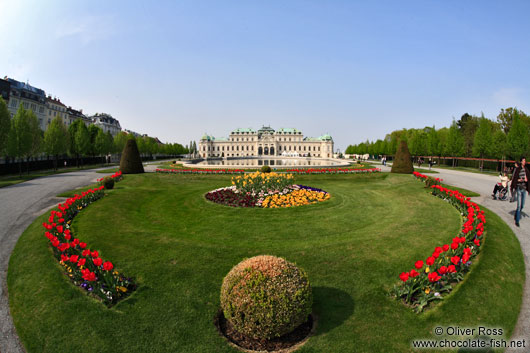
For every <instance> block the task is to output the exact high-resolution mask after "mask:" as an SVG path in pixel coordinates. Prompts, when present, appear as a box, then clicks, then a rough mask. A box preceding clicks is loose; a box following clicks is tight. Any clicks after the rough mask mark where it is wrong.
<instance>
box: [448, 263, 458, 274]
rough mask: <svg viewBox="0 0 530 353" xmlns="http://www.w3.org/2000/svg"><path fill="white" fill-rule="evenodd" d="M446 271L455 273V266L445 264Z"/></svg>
mask: <svg viewBox="0 0 530 353" xmlns="http://www.w3.org/2000/svg"><path fill="white" fill-rule="evenodd" d="M447 272H451V273H455V272H456V267H455V265H449V266H447Z"/></svg>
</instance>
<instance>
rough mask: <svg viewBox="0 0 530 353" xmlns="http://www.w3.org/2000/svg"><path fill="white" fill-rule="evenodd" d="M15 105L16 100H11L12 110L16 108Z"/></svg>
mask: <svg viewBox="0 0 530 353" xmlns="http://www.w3.org/2000/svg"><path fill="white" fill-rule="evenodd" d="M17 103H18V102H17V100H16V99H13V100H12V101H11V106H12V107H13V108H16V106H17Z"/></svg>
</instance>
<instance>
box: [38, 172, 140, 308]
mask: <svg viewBox="0 0 530 353" xmlns="http://www.w3.org/2000/svg"><path fill="white" fill-rule="evenodd" d="M116 178H118V176H116ZM118 180H121V173H120V175H119V179H118ZM103 190H104V186H103V185H101V186H99V187H97V188H94V189H88V190H87V191H84V192H82V193H81V195H77V194H76V195H75V196H74V197H71V198H68V199H67V200H66V202H64V203H63V204H59V205H58V206H57V208H58V210H55V209H54V210H52V211H51V212H50V216H49V217H48V221H47V222H43V223H42V225H43V227H44V228H45V229H46V232H45V233H44V236H45V237H46V238H48V240H49V241H50V247H51V250H52V252H53V254H54V256H55V258H56V259H57V260H58V261H59V264H60V265H61V266H62V267H63V268H64V271H65V274H66V275H67V276H68V278H70V280H71V281H72V283H73V284H74V285H75V286H78V287H79V288H82V289H84V290H85V291H86V292H87V294H89V295H91V296H94V297H96V298H98V299H100V300H101V301H102V302H103V303H105V304H106V305H107V306H108V307H110V306H112V305H114V304H116V303H117V302H118V301H119V300H120V299H123V298H125V297H126V296H128V295H129V294H130V293H131V292H132V291H134V290H135V289H136V287H137V286H136V284H135V283H134V280H133V279H132V278H127V277H125V276H124V275H123V274H121V273H119V272H118V271H112V270H113V268H114V265H113V264H112V263H111V262H110V261H103V259H102V258H101V257H99V252H98V251H97V250H90V249H89V248H88V247H87V244H86V243H84V242H81V241H80V240H79V239H78V238H75V237H74V235H73V234H72V231H71V229H70V225H71V223H72V220H73V218H74V217H75V216H76V215H77V214H78V213H79V212H80V211H81V210H82V209H83V208H85V207H87V206H88V205H90V204H91V203H92V202H95V201H97V200H99V199H101V198H102V197H103V196H104V195H105V194H104V191H103Z"/></svg>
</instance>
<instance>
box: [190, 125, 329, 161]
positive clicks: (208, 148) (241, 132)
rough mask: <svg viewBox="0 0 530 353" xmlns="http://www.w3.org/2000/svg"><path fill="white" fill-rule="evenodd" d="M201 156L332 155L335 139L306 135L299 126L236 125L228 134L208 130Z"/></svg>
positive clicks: (325, 136) (200, 152)
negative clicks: (243, 127) (291, 127)
mask: <svg viewBox="0 0 530 353" xmlns="http://www.w3.org/2000/svg"><path fill="white" fill-rule="evenodd" d="M199 154H200V156H201V157H202V158H223V157H254V156H283V157H318V158H332V157H333V139H332V138H331V136H329V135H327V134H326V135H322V136H320V137H304V136H303V135H302V132H301V131H299V130H297V129H284V128H281V129H278V130H277V131H275V130H274V129H272V128H271V127H270V126H263V127H262V128H261V129H259V130H258V131H255V130H253V129H237V130H234V131H232V132H231V133H230V136H229V137H228V138H225V137H221V138H215V137H213V136H210V135H207V134H205V135H204V136H203V137H202V138H201V141H200V142H199Z"/></svg>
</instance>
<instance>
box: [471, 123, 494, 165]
mask: <svg viewBox="0 0 530 353" xmlns="http://www.w3.org/2000/svg"><path fill="white" fill-rule="evenodd" d="M492 144H493V136H492V133H491V123H490V121H489V120H488V119H486V118H484V117H481V118H480V120H479V124H478V128H477V131H476V132H475V138H474V142H473V155H474V156H475V157H480V158H484V157H485V156H489V155H490V154H491V152H492ZM483 168H484V161H483V160H481V161H480V170H482V169H483Z"/></svg>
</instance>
